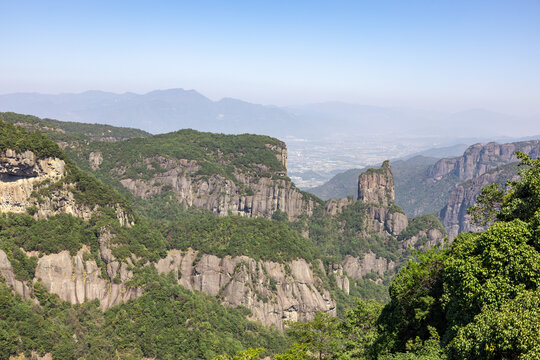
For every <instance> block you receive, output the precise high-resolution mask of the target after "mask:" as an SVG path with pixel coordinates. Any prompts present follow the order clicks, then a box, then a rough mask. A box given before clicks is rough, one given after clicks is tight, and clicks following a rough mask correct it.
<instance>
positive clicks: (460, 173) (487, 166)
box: [427, 140, 540, 181]
mask: <svg viewBox="0 0 540 360" xmlns="http://www.w3.org/2000/svg"><path fill="white" fill-rule="evenodd" d="M516 151H521V152H523V153H525V154H527V155H529V156H531V157H533V158H537V157H538V156H540V140H530V141H522V142H516V143H509V144H497V143H494V142H492V143H489V144H486V145H482V144H475V145H472V146H470V147H469V148H468V149H467V150H465V153H464V154H463V156H460V157H455V158H449V159H441V160H439V161H438V162H437V163H435V164H434V165H432V166H430V167H429V169H428V171H427V175H428V177H430V178H431V179H432V181H440V180H441V179H442V178H443V177H445V176H448V175H454V176H456V177H457V178H458V179H459V180H460V181H465V180H469V179H472V178H475V177H478V176H480V175H482V174H485V173H486V172H488V171H489V170H491V169H493V168H495V167H497V166H500V165H504V164H508V163H511V162H515V161H517V157H516V155H515V152H516Z"/></svg>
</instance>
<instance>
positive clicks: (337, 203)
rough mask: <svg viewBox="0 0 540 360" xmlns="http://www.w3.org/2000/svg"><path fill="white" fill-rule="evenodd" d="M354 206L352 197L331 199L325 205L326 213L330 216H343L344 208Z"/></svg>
mask: <svg viewBox="0 0 540 360" xmlns="http://www.w3.org/2000/svg"><path fill="white" fill-rule="evenodd" d="M352 204H354V199H353V198H352V196H351V197H346V198H343V199H330V200H328V201H326V202H325V203H324V212H325V213H326V214H329V215H337V214H341V213H342V212H343V208H345V207H347V206H350V205H352Z"/></svg>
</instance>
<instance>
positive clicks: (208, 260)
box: [0, 114, 444, 358]
mask: <svg viewBox="0 0 540 360" xmlns="http://www.w3.org/2000/svg"><path fill="white" fill-rule="evenodd" d="M3 116H5V117H8V118H9V119H11V121H12V122H15V121H13V119H14V118H17V121H16V122H17V123H19V124H21V125H25V127H26V128H29V127H31V125H29V124H35V123H39V124H41V122H42V121H43V122H47V124H48V125H47V129H43V127H42V126H43V125H39V126H41V128H37V129H38V130H40V131H43V132H45V133H50V132H53V133H54V135H55V136H56V137H55V141H57V142H58V143H59V144H61V145H62V146H64V148H65V151H66V152H67V154H66V152H64V151H62V150H61V149H60V148H59V147H58V146H57V145H56V144H54V143H53V142H52V141H50V140H49V139H48V138H46V137H44V136H43V135H41V134H39V133H36V132H30V131H27V130H25V129H23V128H20V127H15V126H13V125H11V124H8V123H1V124H2V132H1V141H0V146H1V150H2V152H3V153H2V157H1V159H2V163H1V164H0V165H1V172H2V174H3V175H2V178H1V180H2V182H1V183H0V203H1V207H0V209H2V212H3V213H4V215H2V223H1V224H0V226H1V233H0V238H1V247H0V248H1V249H2V250H1V252H0V272H1V274H2V276H3V277H4V280H5V283H6V285H7V286H10V287H12V288H13V289H14V290H15V291H16V292H17V293H18V294H20V295H21V296H23V297H24V298H26V299H37V300H32V301H40V302H41V306H42V307H41V308H39V309H40V310H39V311H41V312H38V315H39V316H41V317H42V318H43V319H44V320H43V321H52V322H53V323H56V322H62V323H64V322H65V321H64V320H63V318H62V316H67V314H68V313H73V314H78V311H79V310H80V309H87V310H84V311H91V312H92V314H94V315H95V316H94V317H92V321H94V322H96V324H101V325H99V326H98V327H97V328H93V329H95V330H96V334H94V335H96V336H97V335H98V334H101V331H102V330H103V331H104V332H103V334H108V336H110V337H111V338H110V339H108V341H109V342H108V344H110V346H111V347H113V348H114V347H116V346H120V345H121V347H122V348H123V349H125V351H126V353H130V354H131V353H133V354H134V355H133V356H135V357H139V356H143V355H144V356H147V357H151V356H158V355H157V354H161V355H159V356H158V357H165V355H167V354H169V355H171V354H172V355H174V356H177V357H178V356H185V357H190V358H208V357H211V354H213V353H216V352H229V353H230V352H232V351H234V350H236V349H239V348H242V347H246V346H251V345H253V344H255V343H257V341H259V344H260V345H264V346H265V347H268V348H269V349H270V351H275V350H276V349H278V348H279V346H281V345H282V344H283V341H284V339H283V338H282V335H279V334H276V333H274V332H272V331H270V330H268V329H266V328H263V327H261V326H260V325H253V324H252V323H250V322H248V321H247V320H245V319H244V318H243V316H245V315H247V317H248V318H249V319H252V320H256V321H258V322H259V323H262V324H266V325H272V326H275V327H277V328H278V329H279V328H283V325H284V321H286V320H301V321H306V320H310V319H312V318H313V316H314V315H315V314H316V313H317V312H323V313H326V314H329V315H336V313H337V312H338V311H339V312H341V311H342V310H344V309H345V308H346V307H347V306H350V305H351V304H352V303H353V302H354V301H353V298H352V297H351V295H354V296H361V297H372V298H373V297H374V298H378V299H381V300H384V299H386V298H387V296H388V295H387V293H386V289H387V286H388V282H389V281H390V278H391V277H392V276H393V274H394V273H395V271H396V270H397V268H398V267H399V265H400V264H401V263H402V262H403V261H404V260H405V259H407V258H408V257H409V250H408V249H409V247H410V246H417V247H424V245H427V246H428V247H429V246H432V245H434V244H435V243H438V242H439V241H440V240H441V239H442V237H443V233H444V230H443V229H442V227H441V226H440V223H438V221H437V220H436V219H432V218H430V217H423V218H417V219H413V220H411V221H409V220H408V219H407V217H406V216H405V215H404V214H403V212H402V211H401V209H399V207H397V206H396V205H395V204H394V198H393V196H394V195H393V194H394V185H393V177H392V171H391V167H390V164H389V163H385V164H384V165H383V167H382V168H381V169H373V170H371V171H368V172H367V173H366V174H364V175H363V176H361V177H360V179H359V182H358V193H359V194H361V195H360V199H359V200H358V201H354V200H353V199H347V198H345V199H341V200H331V201H328V202H326V203H323V202H322V201H320V200H319V199H317V198H315V197H313V196H310V195H306V194H304V193H302V192H300V191H298V190H297V189H296V188H295V187H294V184H292V183H291V182H290V180H289V179H288V178H287V176H286V149H285V147H284V144H283V143H281V142H280V141H279V140H276V139H272V138H269V137H266V136H255V135H239V136H227V135H221V134H209V133H199V132H195V131H192V130H185V131H180V132H175V133H171V134H165V135H158V136H152V137H146V138H144V137H134V138H132V137H131V136H132V135H133V136H137V135H141V136H145V135H144V134H138V133H136V132H135V133H131V130H126V131H128V132H129V133H130V134H131V135H127V134H126V137H127V138H128V139H126V140H122V139H114V140H113V139H110V138H99V139H96V140H97V141H92V139H89V138H85V136H90V135H88V134H89V133H90V134H91V131H94V130H95V131H99V130H96V129H93V128H92V126H91V125H88V127H89V130H84V131H83V132H82V133H77V131H73V132H71V133H68V132H67V131H65V132H62V131H57V130H55V129H62V126H63V125H62V124H61V123H60V124H58V127H57V128H54V127H53V126H54V124H55V123H54V122H52V121H49V120H40V119H36V118H33V117H25V116H19V115H16V114H3ZM24 119H28V120H29V121H28V122H27V123H25V122H24ZM32 126H33V125H32ZM85 126H86V125H81V129H85ZM51 129H52V130H51ZM110 130H111V132H113V133H115V132H116V134H117V136H121V135H119V134H121V133H122V131H124V130H123V129H114V128H113V129H110ZM113 141H114V142H113ZM71 159H74V160H75V161H76V163H77V164H78V165H80V166H83V167H85V168H86V169H87V170H88V171H93V172H94V174H95V175H96V176H98V177H99V178H100V179H101V180H103V181H104V182H105V183H107V184H110V185H112V186H113V187H116V190H113V188H112V187H111V186H109V185H104V184H103V183H102V182H100V181H98V180H96V179H95V178H94V177H93V176H90V175H88V173H86V172H84V171H82V170H80V168H79V167H77V166H76V165H75V162H74V161H73V160H71ZM133 184H135V186H132V185H133ZM186 184H187V185H186ZM141 189H144V191H143V190H141ZM118 191H120V192H118ZM121 193H122V194H121ZM130 203H131V205H130ZM132 208H133V209H132ZM234 214H237V215H234ZM216 215H219V216H216ZM159 274H162V275H159ZM165 275H167V276H166V277H164V276H165ZM6 289H7V288H6ZM197 290H198V291H201V292H203V293H206V294H207V295H210V296H211V297H206V296H202V295H200V294H198V293H197V292H195V293H192V292H190V291H197ZM156 297H158V298H159V299H160V301H162V302H160V303H159V305H158V304H157V303H155V300H153V299H154V298H156ZM61 300H63V301H67V302H69V303H71V304H75V305H67V304H63V305H62V309H64V310H65V311H66V312H62V313H55V314H54V316H59V317H48V316H49V315H50V314H48V311H49V310H47V307H46V306H47V304H49V305H51V306H53V308H55V307H58V306H60V305H58V304H60V303H61V302H60V301H61ZM9 301H10V303H11V304H13V306H19V305H17V304H19V302H20V300H17V299H16V298H12V299H11V300H9ZM89 302H90V303H89ZM190 303H195V304H194V305H188V304H190ZM76 304H85V305H76ZM219 304H223V305H226V306H227V308H223V307H221V305H219ZM20 306H23V305H20ZM24 306H29V305H24ZM81 306H82V307H81ZM146 306H150V307H152V308H153V307H156V306H157V307H159V308H161V307H164V308H171V310H170V311H181V312H183V313H186V312H187V314H183V315H182V316H180V315H178V318H179V319H182V321H178V323H175V324H172V325H171V326H172V330H171V328H167V327H166V328H164V330H163V331H176V332H177V333H178V334H181V335H178V337H179V338H182V339H187V340H185V341H184V342H186V343H185V344H183V345H178V346H177V347H175V346H171V347H168V346H165V345H163V344H164V343H163V341H168V340H169V339H170V336H169V335H164V334H157V335H155V336H159V341H158V340H156V339H155V338H153V337H151V335H150V334H148V335H147V336H149V337H150V338H145V339H146V340H145V341H142V340H141V341H140V342H139V341H136V340H125V339H124V340H122V341H124V342H122V344H120V342H121V340H119V339H117V337H115V336H114V334H115V331H120V329H117V328H115V327H114V326H113V327H112V328H108V326H112V324H113V323H111V322H109V321H112V319H111V317H112V316H113V315H111V314H117V315H114V316H121V317H122V320H121V323H122V324H125V326H128V325H129V324H131V323H133V322H135V323H137V325H136V326H135V325H129V326H131V327H129V326H128V327H129V328H130V329H131V330H126V329H125V328H123V330H122V331H127V332H128V333H129V331H135V330H134V329H136V328H138V327H139V326H142V325H146V327H145V328H148V329H151V328H152V327H148V323H154V324H159V323H160V322H161V321H165V320H164V318H159V316H164V317H166V316H167V315H166V313H163V314H161V313H159V314H157V313H152V312H151V313H150V314H147V315H148V317H146V318H145V317H143V318H142V320H141V319H139V318H137V316H136V315H135V313H136V312H138V311H139V310H140V309H142V308H143V307H146ZM190 306H191V307H190ZM88 307H89V308H90V310H88ZM205 307H206V308H207V309H210V308H211V309H214V310H212V312H211V313H209V314H205V315H204V316H203V315H201V314H200V313H198V311H200V310H201V309H204V308H205ZM235 308H236V309H244V310H235ZM36 309H38V308H36ZM118 309H123V310H118ZM137 309H139V310H137ZM172 309H176V310H172ZM182 309H184V310H182ZM185 309H193V310H185ZM25 311H26V310H25ZM36 311H38V310H36ZM51 311H52V310H51ZM191 311H193V312H195V313H194V314H193V315H192V314H191ZM53 312H54V311H53ZM216 313H219V315H215V314H216ZM118 314H120V315H118ZM130 314H131V315H130ZM212 314H213V315H212ZM70 316H71V315H70ZM208 316H214V318H213V320H210V318H209V317H208ZM222 316H223V317H224V319H229V320H230V321H233V322H235V323H236V324H237V326H232V325H230V323H228V322H227V321H229V320H223V321H224V322H221V320H219V319H220V318H221V317H222ZM239 317H242V320H239ZM10 319H12V320H13V318H10ZM232 319H236V320H232ZM83 320H84V321H83ZM87 320H88V321H89V319H80V320H78V321H79V322H80V323H81V324H82V323H84V325H80V326H84V327H87V326H90V325H91V324H88V323H85V321H87ZM13 321H15V320H13ZM40 321H41V320H40ZM122 321H123V322H122ZM137 321H143V322H147V323H145V324H141V323H140V322H137ZM205 321H210V323H211V325H208V324H206V323H205ZM227 324H229V325H227ZM250 324H251V325H250ZM51 326H52V327H53V328H54V325H51ZM74 326H75V325H74ZM92 326H94V325H92ZM96 326H97V325H96ZM122 326H123V325H122ZM155 326H158V327H159V326H160V325H155ZM175 326H177V327H175ZM220 326H224V327H226V328H227V330H223V329H224V328H223V327H220ZM249 327H251V329H252V333H251V335H246V333H245V331H247V329H248V328H249ZM203 328H204V329H206V331H207V333H208V337H204V339H202V338H201V339H199V340H197V341H199V342H200V341H202V342H203V343H204V342H208V341H210V342H211V341H214V342H217V345H215V346H214V347H210V346H208V349H206V348H205V347H204V346H200V345H195V344H196V343H197V342H196V341H195V339H194V338H192V337H190V336H191V335H193V333H190V335H189V336H188V335H186V334H184V332H185V331H187V330H186V329H203ZM106 329H108V330H106ZM105 330H106V331H105ZM17 331H19V333H17V334H18V335H17V334H16V335H17V336H22V335H24V334H22V333H20V331H22V330H17ZM62 331H64V332H63V333H65V334H70V332H69V331H75V330H74V329H72V330H68V329H66V328H64V329H63V330H62ZM107 331H108V332H107ZM218 331H225V334H226V335H224V336H222V337H220V340H215V339H214V340H211V338H212V336H214V335H212V334H216V332H218ZM229 331H230V332H229ZM232 332H234V334H233V333H232ZM10 334H11V333H10ZM196 334H197V333H195V335H193V336H202V335H200V334H199V335H196ZM42 335H43V334H41V335H39V336H42ZM24 336H26V335H24ZM47 336H48V335H47ZM70 336H71V335H70ZM77 336H83V337H84V339H85V340H84V341H88V342H92V341H94V340H92V338H91V337H89V336H90V335H88V334H86V335H77ZM85 336H86V337H85ZM152 336H154V335H152ZM25 339H27V338H25ZM115 339H116V340H115ZM64 340H65V341H66V344H67V345H66V347H69V348H71V349H77V350H74V351H76V353H75V354H76V355H77V356H78V357H80V356H86V355H88V354H89V350H88V348H87V347H84V346H83V345H80V346H73V341H74V340H73V337H69V336H67V335H66V338H65V339H64ZM64 340H63V341H64ZM221 340H222V341H221ZM160 341H161V342H160ZM225 342H226V343H227V344H231V346H230V347H229V348H227V349H226V350H216V349H224V346H225V345H224V344H225ZM143 343H152V344H161V345H160V346H158V345H156V346H153V347H152V348H151V349H150V348H146V347H145V345H143ZM11 344H12V346H13V347H12V349H13V350H10V351H12V352H13V353H15V352H17V351H21V350H25V351H30V350H36V351H39V352H41V353H42V352H48V351H53V354H54V351H56V350H55V349H58V348H57V347H56V346H59V345H58V344H59V343H58V342H49V343H47V344H45V345H40V347H38V346H37V345H36V346H34V345H32V344H33V343H32V342H31V341H30V342H28V341H25V342H24V344H23V345H24V346H23V345H21V343H20V342H16V343H11ZM197 344H198V343H197ZM68 345H69V346H68ZM167 348H170V352H167V351H168V350H164V349H167ZM195 349H206V350H207V351H206V350H205V351H206V352H204V351H203V350H201V351H203V352H201V353H197V354H196V355H194V353H193V352H190V351H195ZM58 351H59V350H58ZM85 351H86V352H85ZM159 351H161V352H159ZM163 351H165V352H163ZM109 355H110V354H109ZM167 356H168V355H167ZM55 357H58V358H62V357H61V356H56V355H55Z"/></svg>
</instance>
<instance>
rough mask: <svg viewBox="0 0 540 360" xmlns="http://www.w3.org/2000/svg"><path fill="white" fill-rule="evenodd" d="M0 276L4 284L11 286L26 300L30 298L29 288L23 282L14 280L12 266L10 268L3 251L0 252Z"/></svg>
mask: <svg viewBox="0 0 540 360" xmlns="http://www.w3.org/2000/svg"><path fill="white" fill-rule="evenodd" d="M0 275H2V276H3V277H4V279H5V281H6V284H8V285H10V286H12V287H13V289H14V290H15V291H16V292H17V293H19V294H21V295H22V296H23V297H26V298H27V297H29V296H30V288H29V287H28V286H27V285H26V283H24V281H20V280H17V279H16V277H15V273H14V272H13V266H11V263H10V262H9V260H8V257H7V255H6V253H5V252H4V251H3V250H0Z"/></svg>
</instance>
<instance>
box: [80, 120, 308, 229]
mask: <svg viewBox="0 0 540 360" xmlns="http://www.w3.org/2000/svg"><path fill="white" fill-rule="evenodd" d="M136 142H137V143H136V144H135V143H134V141H126V142H120V143H117V144H103V143H101V144H97V143H96V144H92V145H91V146H90V147H91V149H88V150H87V152H86V153H85V158H84V161H86V162H87V163H88V164H89V165H90V167H91V168H92V169H93V170H94V171H96V174H97V175H98V176H100V175H101V176H105V177H108V178H114V179H118V180H119V182H120V183H121V185H122V186H123V187H124V188H125V189H128V190H129V191H130V192H131V193H132V194H134V195H135V196H137V197H140V198H142V199H150V198H153V197H155V196H157V195H160V194H162V193H164V192H168V191H172V193H173V194H174V195H175V197H176V199H177V200H178V202H179V203H180V204H183V205H184V206H185V207H195V208H199V209H206V210H210V211H212V212H213V213H214V214H216V215H219V216H224V215H228V214H233V215H240V216H246V217H259V216H262V217H266V218H271V217H272V215H273V214H274V212H276V211H278V210H279V211H281V212H285V213H287V215H288V217H289V219H290V220H294V219H296V218H297V217H298V216H300V215H304V214H306V215H311V214H312V213H313V210H314V208H315V207H316V206H317V203H316V201H314V200H313V198H312V197H311V196H309V195H306V194H304V193H302V192H300V191H299V190H298V189H297V188H296V187H295V185H294V184H293V183H292V182H291V181H290V179H289V178H288V177H287V167H286V166H287V149H286V146H285V144H284V143H283V142H281V141H279V140H277V139H273V138H270V137H265V136H258V135H222V134H209V133H199V132H196V131H193V130H185V131H180V132H177V133H171V134H164V135H159V136H156V137H151V138H147V139H136ZM177 147H179V148H180V150H177V149H176V148H177ZM139 148H140V149H139ZM144 149H148V150H147V151H146V150H144ZM143 150H144V151H143ZM124 152H129V153H130V155H131V157H128V156H125V155H122V154H123V153H124ZM133 152H134V154H131V153H133ZM133 155H134V156H133Z"/></svg>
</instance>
